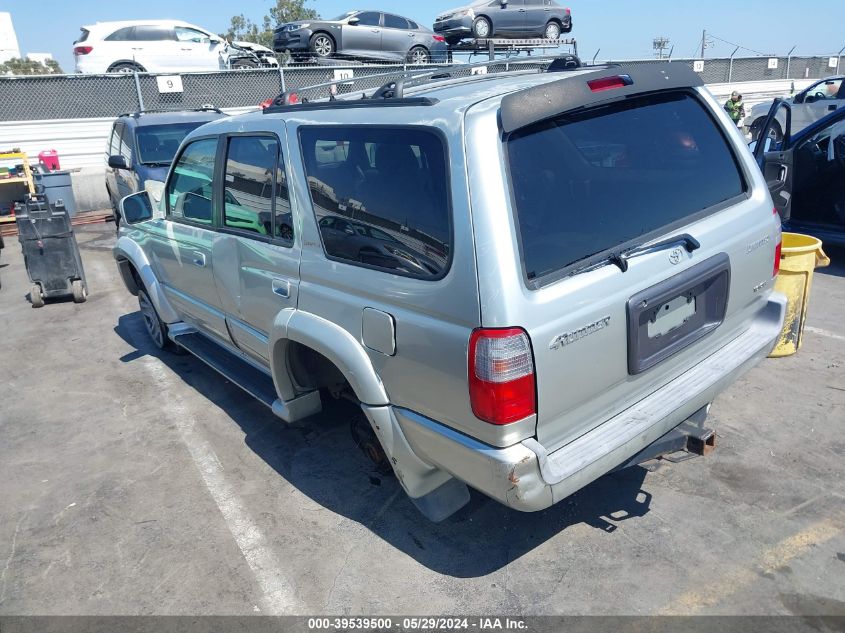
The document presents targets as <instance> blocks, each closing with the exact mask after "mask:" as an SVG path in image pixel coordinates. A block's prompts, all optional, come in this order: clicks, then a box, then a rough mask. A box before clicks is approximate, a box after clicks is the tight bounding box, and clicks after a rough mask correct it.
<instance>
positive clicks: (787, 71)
mask: <svg viewBox="0 0 845 633" xmlns="http://www.w3.org/2000/svg"><path fill="white" fill-rule="evenodd" d="M795 49H796V46H793V47H792V48H790V49H789V52H788V53H787V54H786V77H784V79H789V67H790V66H791V64H792V53H794V52H795Z"/></svg>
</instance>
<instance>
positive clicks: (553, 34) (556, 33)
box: [543, 21, 560, 40]
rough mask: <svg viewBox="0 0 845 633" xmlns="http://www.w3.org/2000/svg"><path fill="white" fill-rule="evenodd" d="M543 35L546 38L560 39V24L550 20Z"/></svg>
mask: <svg viewBox="0 0 845 633" xmlns="http://www.w3.org/2000/svg"><path fill="white" fill-rule="evenodd" d="M543 36H544V37H545V38H546V39H547V40H558V39H560V24H558V23H557V22H555V21H551V22H549V23H548V24H547V25H546V30H545V31H544V32H543Z"/></svg>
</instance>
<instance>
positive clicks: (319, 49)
mask: <svg viewBox="0 0 845 633" xmlns="http://www.w3.org/2000/svg"><path fill="white" fill-rule="evenodd" d="M334 51H335V46H334V40H333V39H332V38H331V36H330V35H327V34H325V33H316V34H314V35H312V36H311V52H312V53H314V54H315V55H316V56H317V57H331V56H332V55H333V54H334Z"/></svg>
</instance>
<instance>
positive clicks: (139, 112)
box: [117, 105, 226, 117]
mask: <svg viewBox="0 0 845 633" xmlns="http://www.w3.org/2000/svg"><path fill="white" fill-rule="evenodd" d="M175 112H217V113H218V114H226V113H225V112H223V110H221V109H220V108H218V107H216V106H213V105H203V106H200V107H199V108H173V109H169V110H168V109H166V108H160V109H155V110H135V111H134V112H124V113H123V114H118V115H117V116H118V117H122V116H134V117H139V116H141V115H142V114H173V113H175Z"/></svg>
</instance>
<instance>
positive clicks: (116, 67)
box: [106, 62, 147, 73]
mask: <svg viewBox="0 0 845 633" xmlns="http://www.w3.org/2000/svg"><path fill="white" fill-rule="evenodd" d="M106 72H108V73H144V72H147V71H146V70H144V67H143V66H141V65H140V64H133V63H132V62H120V63H119V64H112V65H111V66H109V69H108V70H107V71H106Z"/></svg>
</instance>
